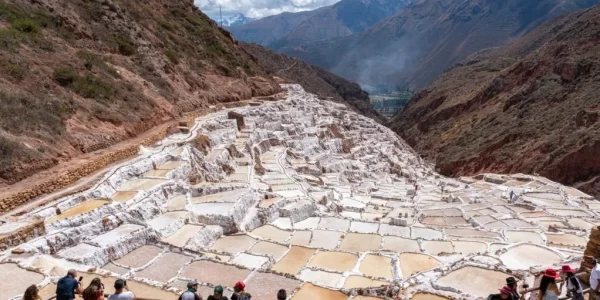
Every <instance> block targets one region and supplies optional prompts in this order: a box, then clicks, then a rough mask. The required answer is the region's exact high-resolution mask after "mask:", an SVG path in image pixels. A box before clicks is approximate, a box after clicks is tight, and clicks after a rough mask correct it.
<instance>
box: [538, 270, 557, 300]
mask: <svg viewBox="0 0 600 300" xmlns="http://www.w3.org/2000/svg"><path fill="white" fill-rule="evenodd" d="M559 277H560V276H559V275H558V273H557V272H556V270H554V269H546V271H545V272H544V275H543V276H542V281H541V282H540V292H539V293H538V300H558V296H560V290H559V289H558V286H557V285H556V278H559Z"/></svg>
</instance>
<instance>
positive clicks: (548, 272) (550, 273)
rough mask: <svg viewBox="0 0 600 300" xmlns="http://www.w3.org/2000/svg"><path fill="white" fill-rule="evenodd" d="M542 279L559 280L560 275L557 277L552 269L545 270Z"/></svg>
mask: <svg viewBox="0 0 600 300" xmlns="http://www.w3.org/2000/svg"><path fill="white" fill-rule="evenodd" d="M544 277H550V278H559V277H560V275H558V273H557V272H556V270H554V269H546V271H544Z"/></svg>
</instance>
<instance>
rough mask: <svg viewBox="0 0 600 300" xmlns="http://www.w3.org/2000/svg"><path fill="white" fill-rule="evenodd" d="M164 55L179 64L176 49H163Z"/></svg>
mask: <svg viewBox="0 0 600 300" xmlns="http://www.w3.org/2000/svg"><path fill="white" fill-rule="evenodd" d="M164 53H165V56H166V57H167V58H168V59H169V60H170V61H171V62H172V63H174V64H176V65H177V64H179V54H177V52H176V51H174V50H171V49H167V50H165V51H164Z"/></svg>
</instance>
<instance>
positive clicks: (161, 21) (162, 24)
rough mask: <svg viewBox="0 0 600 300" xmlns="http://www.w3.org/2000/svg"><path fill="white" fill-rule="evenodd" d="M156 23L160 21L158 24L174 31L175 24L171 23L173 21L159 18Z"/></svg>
mask: <svg viewBox="0 0 600 300" xmlns="http://www.w3.org/2000/svg"><path fill="white" fill-rule="evenodd" d="M156 23H158V26H160V27H162V28H164V29H166V30H168V31H172V30H173V29H174V27H173V25H171V23H169V22H168V21H166V20H162V19H158V20H157V21H156Z"/></svg>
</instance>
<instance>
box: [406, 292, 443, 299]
mask: <svg viewBox="0 0 600 300" xmlns="http://www.w3.org/2000/svg"><path fill="white" fill-rule="evenodd" d="M411 299H412V300H448V298H446V297H441V296H437V295H433V294H424V293H417V294H415V295H414V296H413V297H412V298H411Z"/></svg>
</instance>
